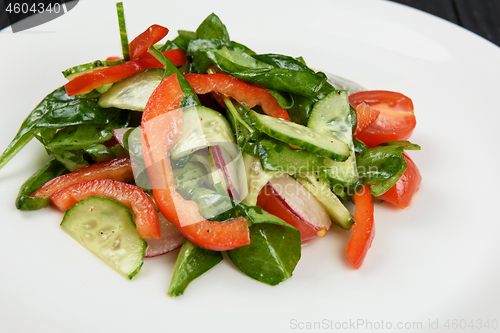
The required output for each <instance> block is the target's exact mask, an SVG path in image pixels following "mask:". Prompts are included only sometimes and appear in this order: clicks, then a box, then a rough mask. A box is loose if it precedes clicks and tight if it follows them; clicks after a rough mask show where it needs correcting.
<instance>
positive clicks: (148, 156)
mask: <svg viewBox="0 0 500 333" xmlns="http://www.w3.org/2000/svg"><path fill="white" fill-rule="evenodd" d="M183 95H184V94H183V92H182V89H181V87H180V85H179V81H178V79H177V74H172V75H171V76H168V77H166V78H165V79H164V80H163V81H162V82H161V83H160V85H159V86H158V87H157V88H156V90H155V91H154V92H153V94H152V95H151V97H150V98H149V100H148V103H147V104H146V107H145V109H144V113H143V115H142V124H141V133H142V149H143V155H144V162H145V165H146V168H147V172H148V175H149V178H150V181H151V184H152V186H153V196H154V198H155V202H156V205H157V206H158V208H159V209H160V211H161V212H162V214H163V215H164V216H165V217H166V218H167V219H168V220H169V221H171V222H172V223H173V224H174V225H175V226H176V227H177V229H179V231H180V232H181V233H182V234H183V235H184V237H186V238H187V239H188V240H189V241H191V242H192V243H194V244H196V245H197V246H199V247H202V248H205V249H208V250H213V251H225V250H231V249H234V248H237V247H240V246H244V245H248V244H250V233H249V230H248V222H247V220H246V219H245V218H243V217H240V218H235V219H233V220H229V221H226V222H224V223H220V222H217V221H208V220H206V219H205V218H203V217H202V216H201V215H200V213H199V211H198V205H197V204H196V203H195V202H194V201H189V200H185V199H184V198H183V197H182V196H181V195H180V194H179V193H178V192H177V191H176V190H175V180H174V174H173V172H172V167H171V165H170V160H169V158H168V152H169V151H170V149H172V147H173V146H174V145H175V143H176V142H177V141H178V140H180V138H181V137H182V133H181V130H182V123H183V120H184V117H183V113H182V111H181V110H180V101H181V99H182V97H183Z"/></svg>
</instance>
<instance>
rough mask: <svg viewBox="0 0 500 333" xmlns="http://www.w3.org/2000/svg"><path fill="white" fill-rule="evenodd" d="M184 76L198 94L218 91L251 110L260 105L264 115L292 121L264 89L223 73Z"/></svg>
mask: <svg viewBox="0 0 500 333" xmlns="http://www.w3.org/2000/svg"><path fill="white" fill-rule="evenodd" d="M184 76H185V77H186V80H187V81H188V82H189V84H190V85H191V87H192V88H193V90H194V91H195V92H196V93H197V94H207V93H210V92H213V91H217V92H219V93H221V94H222V95H224V96H227V97H232V98H234V99H235V100H236V101H238V103H241V104H243V105H245V106H247V107H249V108H253V107H254V106H256V105H260V106H261V107H262V110H263V111H264V113H265V114H267V115H268V116H271V117H275V118H281V119H285V120H290V117H289V116H288V112H287V111H286V110H285V109H283V108H282V107H281V106H280V105H279V103H278V101H276V98H274V96H273V95H271V93H269V92H268V91H267V90H266V89H264V88H261V87H257V86H255V85H253V84H250V83H247V82H245V81H241V80H239V79H237V78H235V77H233V76H230V75H227V74H221V73H216V74H186V75H184Z"/></svg>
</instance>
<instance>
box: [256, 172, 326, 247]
mask: <svg viewBox="0 0 500 333" xmlns="http://www.w3.org/2000/svg"><path fill="white" fill-rule="evenodd" d="M266 188H268V189H269V190H271V191H272V194H273V195H274V196H275V197H276V198H277V199H278V200H279V201H281V203H282V204H283V205H284V206H285V207H286V208H287V209H288V210H289V211H290V212H291V213H293V214H294V215H295V216H296V217H297V219H294V220H295V222H294V224H296V225H294V227H296V228H297V229H299V231H301V238H302V240H303V241H304V240H307V239H309V238H312V237H314V236H316V235H317V236H324V235H325V234H326V231H327V230H330V227H331V225H332V221H331V220H330V217H329V216H328V212H327V211H326V210H325V208H324V207H323V206H322V205H321V203H320V202H319V201H318V199H316V197H315V196H314V195H313V194H312V193H311V192H309V191H308V190H307V189H306V188H305V187H304V186H302V185H301V184H300V183H299V182H298V181H296V180H295V179H293V178H292V177H290V176H289V175H283V176H280V177H276V178H273V179H271V180H270V181H269V183H267V186H266V187H265V189H264V190H266ZM286 222H288V221H286Z"/></svg>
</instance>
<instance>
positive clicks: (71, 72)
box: [62, 59, 125, 80]
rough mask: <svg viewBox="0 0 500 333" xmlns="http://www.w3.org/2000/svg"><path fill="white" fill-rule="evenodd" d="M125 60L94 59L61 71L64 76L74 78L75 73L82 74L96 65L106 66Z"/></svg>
mask: <svg viewBox="0 0 500 333" xmlns="http://www.w3.org/2000/svg"><path fill="white" fill-rule="evenodd" d="M124 62H125V60H123V59H122V60H116V61H108V60H96V61H94V62H89V63H86V64H82V65H77V66H73V67H71V68H68V69H66V70H64V71H63V72H62V74H63V75H64V77H65V78H67V79H68V80H71V79H73V78H75V77H76V76H77V75H75V74H83V73H85V72H88V71H89V70H93V69H96V68H98V67H103V68H104V67H108V66H115V65H120V64H123V63H124Z"/></svg>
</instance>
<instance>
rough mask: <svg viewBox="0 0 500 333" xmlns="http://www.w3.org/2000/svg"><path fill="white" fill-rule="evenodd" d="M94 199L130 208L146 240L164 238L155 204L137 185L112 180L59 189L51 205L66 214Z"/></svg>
mask: <svg viewBox="0 0 500 333" xmlns="http://www.w3.org/2000/svg"><path fill="white" fill-rule="evenodd" d="M91 196H100V197H107V198H110V199H113V200H116V201H118V202H120V203H121V204H122V205H124V206H126V207H128V208H131V209H132V211H133V212H134V215H135V218H134V222H135V225H136V227H137V232H138V233H139V235H140V236H141V237H142V238H145V239H148V238H154V239H160V238H161V231H160V222H159V219H158V214H157V213H156V209H155V205H154V204H153V202H152V201H151V199H150V198H149V197H148V196H147V194H146V193H144V191H143V190H141V189H140V188H138V187H137V186H135V185H130V184H127V183H122V182H119V181H116V180H112V179H95V180H90V181H88V182H83V183H77V184H73V185H70V186H68V187H65V188H63V189H60V190H59V191H57V192H55V193H54V194H52V195H51V196H50V202H51V203H52V204H53V205H54V206H55V207H56V208H58V209H59V210H61V211H63V212H65V211H67V210H68V209H70V208H71V207H73V206H74V205H75V204H76V203H77V202H80V201H81V200H83V199H85V198H88V197H91Z"/></svg>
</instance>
